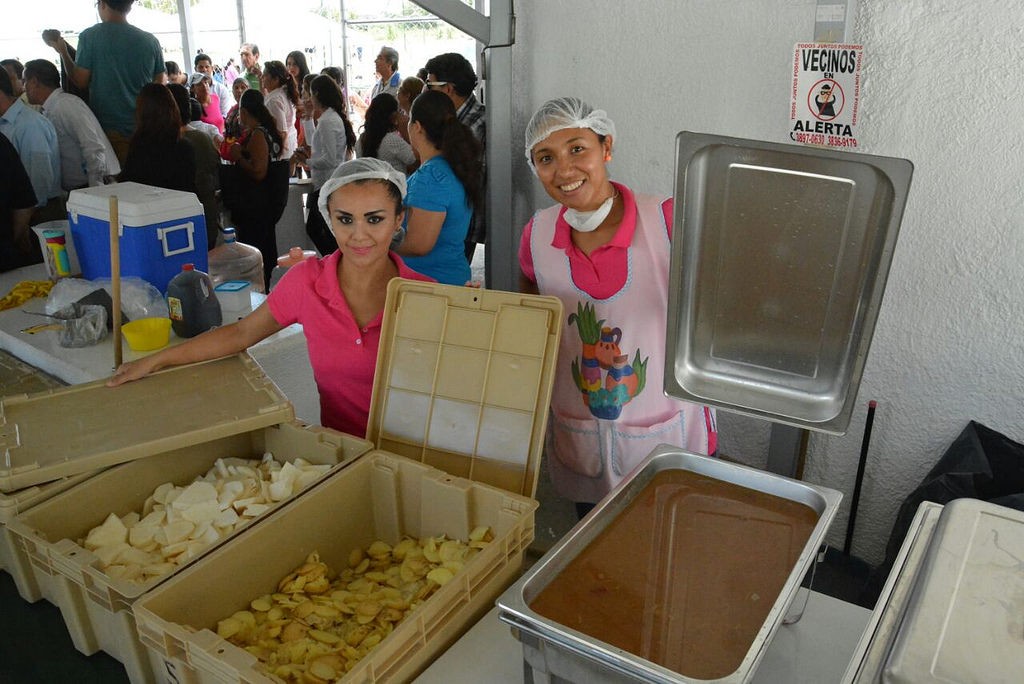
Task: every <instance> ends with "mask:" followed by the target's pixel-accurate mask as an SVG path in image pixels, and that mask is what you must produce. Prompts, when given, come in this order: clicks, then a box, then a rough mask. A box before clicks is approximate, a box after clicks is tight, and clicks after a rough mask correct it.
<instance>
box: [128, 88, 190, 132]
mask: <svg viewBox="0 0 1024 684" xmlns="http://www.w3.org/2000/svg"><path fill="white" fill-rule="evenodd" d="M180 136H181V114H180V112H179V111H178V104H177V103H176V102H175V101H174V96H173V95H171V91H170V90H168V89H167V86H165V85H163V84H162V83H147V84H146V85H144V86H143V87H142V90H140V91H139V95H138V97H137V98H135V133H134V134H132V139H131V144H132V145H142V146H148V145H174V144H175V143H176V142H177V140H178V138H179V137H180Z"/></svg>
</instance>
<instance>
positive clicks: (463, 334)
mask: <svg viewBox="0 0 1024 684" xmlns="http://www.w3.org/2000/svg"><path fill="white" fill-rule="evenodd" d="M561 317H562V303H561V301H560V300H559V299H557V298H556V297H547V296H540V295H525V294H516V293H511V292H498V291H494V290H485V289H475V288H468V287H456V286H452V285H439V284H436V283H425V282H420V281H413V280H404V279H400V278H395V279H393V280H392V281H391V283H390V284H389V285H388V292H387V302H386V304H385V307H384V320H383V324H382V329H381V339H380V352H379V354H378V357H377V370H376V376H375V378H374V384H373V399H372V402H371V407H370V418H369V423H368V426H367V435H366V437H367V439H369V440H370V441H371V442H373V443H374V446H376V447H377V448H378V449H383V450H386V451H390V452H392V453H395V454H399V455H401V456H405V457H407V458H412V459H414V460H417V461H420V462H422V463H426V464H427V465H431V466H434V467H436V468H440V469H441V470H444V471H446V472H448V473H451V474H452V475H456V476H459V477H465V478H468V479H470V480H474V481H476V482H483V483H485V484H489V485H493V486H496V487H500V488H502V489H504V490H506V491H511V492H514V493H517V494H522V495H524V496H528V497H533V496H534V494H535V493H536V490H537V473H538V471H539V468H540V460H541V451H542V449H543V445H544V431H545V429H546V426H547V417H548V407H549V404H550V401H551V388H552V384H553V382H554V366H555V360H556V358H557V355H558V341H559V338H560V336H561V329H562V328H561Z"/></svg>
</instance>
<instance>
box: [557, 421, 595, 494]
mask: <svg viewBox="0 0 1024 684" xmlns="http://www.w3.org/2000/svg"><path fill="white" fill-rule="evenodd" d="M551 446H552V453H553V454H554V456H555V458H557V459H558V461H559V463H561V464H562V465H564V466H565V467H566V468H568V469H569V470H571V471H572V472H574V473H576V474H577V475H582V476H584V477H589V478H598V477H601V474H602V473H603V472H604V458H603V457H602V455H601V440H600V433H599V432H598V422H597V421H596V420H594V419H592V418H587V419H584V420H578V419H576V418H566V417H562V416H558V415H555V414H554V413H552V414H551Z"/></svg>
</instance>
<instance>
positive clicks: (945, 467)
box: [858, 420, 1024, 606]
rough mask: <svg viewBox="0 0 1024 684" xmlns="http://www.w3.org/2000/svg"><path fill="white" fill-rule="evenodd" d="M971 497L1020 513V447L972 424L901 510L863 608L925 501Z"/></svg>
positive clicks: (1023, 461)
mask: <svg viewBox="0 0 1024 684" xmlns="http://www.w3.org/2000/svg"><path fill="white" fill-rule="evenodd" d="M962 498H971V499H981V500H982V501H989V502H991V503H995V504H998V505H1000V506H1006V507H1008V508H1014V509H1016V510H1020V511H1024V444H1020V443H1018V442H1014V441H1013V440H1011V439H1010V438H1008V437H1007V436H1006V435H1003V434H1001V433H999V432H996V431H995V430H992V429H991V428H987V427H985V426H984V425H982V424H981V423H978V422H975V421H973V420H972V421H971V422H970V423H968V424H967V427H965V428H964V430H963V432H961V433H960V435H959V436H958V437H957V438H956V439H955V440H953V443H952V444H950V445H949V447H948V448H947V449H946V453H944V454H943V455H942V458H940V459H939V461H938V463H936V464H935V466H934V467H933V468H932V469H931V470H930V471H929V472H928V474H927V475H926V476H925V477H924V479H923V480H922V481H921V484H919V485H918V486H917V489H915V490H914V491H913V492H911V493H910V495H909V496H907V498H906V499H904V501H903V504H902V505H901V506H900V511H899V514H898V515H897V516H896V523H895V524H894V525H893V528H892V532H891V533H890V535H889V543H888V544H887V545H886V547H885V560H884V561H883V562H882V564H881V565H880V566H878V568H876V569H875V571H874V572H873V573H872V577H871V580H870V581H869V582H868V584H867V587H866V588H865V592H864V597H863V600H862V601H858V603H860V604H861V605H868V606H870V605H874V603H875V601H876V600H877V599H878V596H879V594H881V592H882V585H884V584H885V579H886V577H888V576H889V572H890V571H891V570H892V566H893V563H895V561H896V556H897V555H898V554H899V552H900V547H901V546H902V545H903V540H904V539H905V538H906V536H907V532H908V530H909V529H910V523H911V522H912V521H913V519H914V514H915V513H917V508H918V506H920V505H921V503H922V502H924V501H931V502H933V503H938V504H943V505H945V504H947V503H949V502H950V501H953V500H954V499H962Z"/></svg>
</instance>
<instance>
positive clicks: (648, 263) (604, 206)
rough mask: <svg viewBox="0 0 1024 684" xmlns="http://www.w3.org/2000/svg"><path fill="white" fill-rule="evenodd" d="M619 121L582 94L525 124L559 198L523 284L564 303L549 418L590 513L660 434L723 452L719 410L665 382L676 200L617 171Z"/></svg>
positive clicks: (529, 233)
mask: <svg viewBox="0 0 1024 684" xmlns="http://www.w3.org/2000/svg"><path fill="white" fill-rule="evenodd" d="M614 136H615V127H614V124H613V123H612V122H611V120H610V119H609V118H608V116H607V114H606V113H605V112H604V111H603V110H595V109H593V108H592V107H590V106H589V105H587V104H586V103H584V102H582V101H580V100H578V99H576V98H559V99H556V100H550V101H548V102H546V103H545V104H544V105H542V106H541V108H540V109H539V110H538V111H537V112H536V113H535V114H534V115H533V118H532V119H531V120H530V123H529V125H528V126H527V131H526V154H527V158H528V159H529V162H530V166H531V168H533V170H534V172H535V173H536V175H537V177H538V178H539V179H540V181H541V183H542V184H543V185H544V189H545V191H547V193H548V195H549V196H550V197H551V198H552V199H554V200H555V201H556V202H558V205H556V206H554V207H550V208H548V209H544V210H542V211H539V212H537V214H535V215H534V217H533V219H532V220H531V221H530V223H529V224H527V226H526V228H525V229H524V231H523V237H522V241H521V243H520V246H519V264H520V269H521V271H522V275H521V282H520V289H521V290H522V291H524V292H535V293H536V292H539V293H541V294H546V295H555V296H557V297H558V298H559V299H561V300H562V303H563V305H564V307H565V318H564V320H563V325H564V328H563V330H562V340H561V348H560V349H559V355H558V363H557V368H556V373H555V384H554V392H553V394H552V399H551V416H550V422H549V423H548V431H547V436H548V444H547V456H548V467H549V471H550V474H551V480H552V483H553V484H554V486H555V489H556V491H557V492H558V493H559V494H560V495H562V496H564V497H566V498H568V499H570V500H572V501H574V502H576V503H577V510H578V511H580V513H581V514H582V513H585V512H586V511H587V510H589V508H590V507H591V505H592V504H594V503H596V502H597V501H599V500H600V499H601V498H602V497H603V496H604V495H605V494H607V493H608V492H609V491H610V490H611V489H612V488H613V487H615V485H616V484H618V483H619V482H620V481H621V480H622V479H623V478H624V477H625V476H626V475H627V474H628V473H629V472H630V471H631V470H633V468H635V467H636V466H637V465H638V464H639V463H640V462H641V461H642V460H643V459H644V457H645V456H647V454H649V453H650V452H651V450H652V449H654V448H655V447H656V446H657V445H659V444H672V445H675V446H679V447H682V448H684V449H686V450H688V451H693V452H697V453H700V454H713V453H714V452H715V448H716V443H717V433H716V430H715V414H714V411H713V409H710V408H707V407H704V406H699V405H696V404H690V403H687V402H683V401H678V400H676V399H671V398H669V397H666V396H665V394H664V392H663V390H662V378H663V377H664V361H665V332H666V331H665V325H666V315H667V310H668V281H669V251H670V250H669V240H670V238H671V228H672V200H671V198H668V199H664V198H658V197H652V196H650V195H644V194H640V193H634V192H633V191H632V190H630V189H629V188H628V187H626V186H625V185H622V184H619V183H612V182H611V181H610V180H609V179H608V174H607V168H606V165H607V163H608V162H609V161H611V155H612V142H613V138H614Z"/></svg>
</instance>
